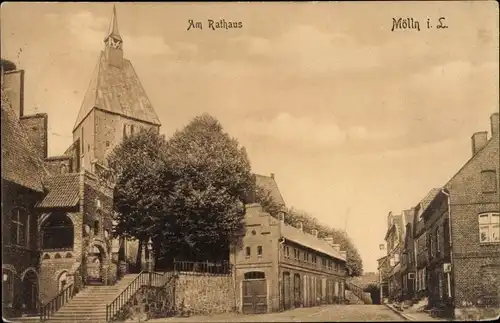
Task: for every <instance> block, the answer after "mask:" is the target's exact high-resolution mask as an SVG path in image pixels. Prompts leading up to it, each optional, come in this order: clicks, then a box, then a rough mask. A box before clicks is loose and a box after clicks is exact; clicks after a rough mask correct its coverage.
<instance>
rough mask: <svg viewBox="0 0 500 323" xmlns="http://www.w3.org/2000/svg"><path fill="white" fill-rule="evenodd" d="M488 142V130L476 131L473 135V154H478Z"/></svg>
mask: <svg viewBox="0 0 500 323" xmlns="http://www.w3.org/2000/svg"><path fill="white" fill-rule="evenodd" d="M487 142H488V132H487V131H480V132H476V133H474V134H473V135H472V156H474V155H475V154H477V152H478V151H480V150H481V149H483V148H484V146H486V143H487Z"/></svg>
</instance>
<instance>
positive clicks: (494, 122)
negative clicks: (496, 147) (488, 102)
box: [490, 112, 500, 137]
mask: <svg viewBox="0 0 500 323" xmlns="http://www.w3.org/2000/svg"><path fill="white" fill-rule="evenodd" d="M490 121H491V136H492V137H494V136H498V128H499V126H500V121H499V119H498V112H496V113H493V114H492V115H491V116H490Z"/></svg>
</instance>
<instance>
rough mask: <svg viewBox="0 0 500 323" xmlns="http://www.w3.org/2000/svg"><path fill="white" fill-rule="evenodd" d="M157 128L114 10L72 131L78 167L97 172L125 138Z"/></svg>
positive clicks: (158, 125)
mask: <svg viewBox="0 0 500 323" xmlns="http://www.w3.org/2000/svg"><path fill="white" fill-rule="evenodd" d="M160 125H161V124H160V121H159V119H158V116H157V115H156V113H155V111H154V109H153V105H152V104H151V101H150V100H149V98H148V96H147V94H146V91H145V90H144V87H143V86H142V84H141V81H140V79H139V77H138V76H137V73H136V72H135V69H134V67H133V66H132V63H131V62H130V61H129V60H128V59H126V58H124V44H123V39H122V37H121V36H120V33H119V31H118V18H117V15H116V8H115V7H114V8H113V16H112V19H111V23H110V28H109V32H108V35H107V36H106V37H105V38H104V50H103V51H101V52H100V54H99V57H98V59H97V64H96V66H95V68H94V72H93V74H92V77H91V79H90V84H89V87H88V88H87V91H86V93H85V97H84V99H83V102H82V106H81V108H80V111H79V113H78V116H77V118H76V122H75V125H74V127H73V141H74V142H75V143H76V142H78V143H79V144H77V146H78V148H79V158H80V164H81V167H82V168H84V169H86V170H89V171H92V172H97V171H98V170H96V169H95V165H96V164H98V165H104V166H106V164H107V163H106V157H107V155H108V154H109V153H110V152H111V151H112V149H113V148H114V147H115V146H116V145H117V144H119V143H120V142H121V141H122V140H123V138H124V137H127V136H129V135H131V134H133V133H134V132H138V131H139V130H140V129H150V128H153V129H155V130H156V131H159V129H160Z"/></svg>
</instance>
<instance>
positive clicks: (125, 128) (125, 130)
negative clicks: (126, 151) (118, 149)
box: [123, 124, 127, 139]
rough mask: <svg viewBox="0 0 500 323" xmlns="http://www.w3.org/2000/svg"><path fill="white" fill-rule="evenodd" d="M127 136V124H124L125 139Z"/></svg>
mask: <svg viewBox="0 0 500 323" xmlns="http://www.w3.org/2000/svg"><path fill="white" fill-rule="evenodd" d="M125 138H127V125H126V124H124V125H123V139H125Z"/></svg>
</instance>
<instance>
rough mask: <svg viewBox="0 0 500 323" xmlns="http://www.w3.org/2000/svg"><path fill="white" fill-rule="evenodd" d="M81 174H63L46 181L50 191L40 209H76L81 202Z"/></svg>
mask: <svg viewBox="0 0 500 323" xmlns="http://www.w3.org/2000/svg"><path fill="white" fill-rule="evenodd" d="M79 176H80V174H78V173H72V174H63V175H57V176H50V177H47V178H46V179H45V185H46V187H47V189H48V193H47V195H45V198H44V199H43V200H42V201H40V202H39V203H38V205H37V207H38V208H56V207H74V206H76V205H77V204H78V203H79V201H80V185H79V184H80V179H79Z"/></svg>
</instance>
